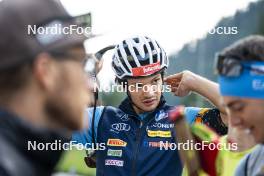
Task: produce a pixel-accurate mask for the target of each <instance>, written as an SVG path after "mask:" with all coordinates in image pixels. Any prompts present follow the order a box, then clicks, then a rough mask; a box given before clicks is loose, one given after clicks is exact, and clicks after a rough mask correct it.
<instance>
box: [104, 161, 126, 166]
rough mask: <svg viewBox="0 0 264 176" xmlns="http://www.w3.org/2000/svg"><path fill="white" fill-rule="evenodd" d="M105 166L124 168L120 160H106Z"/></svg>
mask: <svg viewBox="0 0 264 176" xmlns="http://www.w3.org/2000/svg"><path fill="white" fill-rule="evenodd" d="M105 165H106V166H119V167H123V166H124V161H122V160H111V159H107V160H105Z"/></svg>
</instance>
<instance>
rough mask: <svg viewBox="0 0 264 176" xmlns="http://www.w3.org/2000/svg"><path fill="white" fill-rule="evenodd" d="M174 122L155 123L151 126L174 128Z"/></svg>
mask: <svg viewBox="0 0 264 176" xmlns="http://www.w3.org/2000/svg"><path fill="white" fill-rule="evenodd" d="M174 126H175V125H174V123H159V122H156V123H153V124H152V125H151V126H150V127H154V128H165V129H171V128H174Z"/></svg>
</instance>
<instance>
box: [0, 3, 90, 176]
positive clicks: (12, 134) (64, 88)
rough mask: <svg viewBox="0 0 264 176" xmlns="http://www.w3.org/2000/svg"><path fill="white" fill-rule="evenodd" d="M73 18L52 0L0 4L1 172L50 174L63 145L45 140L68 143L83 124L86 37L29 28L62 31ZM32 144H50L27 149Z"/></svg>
mask: <svg viewBox="0 0 264 176" xmlns="http://www.w3.org/2000/svg"><path fill="white" fill-rule="evenodd" d="M74 20H75V19H74V18H72V17H71V16H70V15H69V14H68V13H67V12H66V11H65V9H64V8H63V7H62V6H61V4H59V3H57V1H53V0H45V1H44V0H24V1H19V0H3V1H1V2H0V36H1V40H0V141H1V142H0V156H1V158H0V175H12V176H18V175H50V174H51V173H52V171H53V169H54V167H55V165H56V163H57V162H58V160H59V158H60V156H61V153H62V149H58V150H54V151H53V150H51V149H49V148H48V145H46V144H51V143H54V142H56V141H57V142H60V143H64V142H67V141H68V137H67V136H69V134H70V132H71V131H73V130H78V129H80V127H82V115H83V112H84V109H85V107H86V106H87V104H89V103H90V102H89V98H90V95H89V93H90V92H89V90H88V89H87V77H86V74H85V72H84V70H83V64H84V63H85V55H86V54H85V50H84V47H83V41H84V40H85V39H86V37H85V36H84V35H80V34H77V33H71V34H66V33H65V34H64V33H59V32H58V31H59V30H58V31H57V33H56V32H55V33H49V32H47V31H44V32H43V31H42V32H43V33H36V34H32V33H29V31H28V28H27V27H28V26H29V25H32V26H33V27H34V25H35V26H36V27H37V29H39V28H40V27H42V28H45V30H49V29H51V28H48V27H54V26H57V27H58V28H57V29H61V28H64V27H67V26H69V25H73V24H75V25H78V24H77V23H75V22H74ZM60 32H61V31H60ZM29 142H31V143H34V142H36V144H37V146H42V145H38V144H43V145H45V146H46V147H45V148H44V150H42V149H39V148H36V150H34V149H29V146H28V143H29Z"/></svg>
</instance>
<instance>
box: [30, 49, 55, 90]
mask: <svg viewBox="0 0 264 176" xmlns="http://www.w3.org/2000/svg"><path fill="white" fill-rule="evenodd" d="M58 69H59V68H58V64H57V63H56V61H55V60H54V59H52V57H51V56H50V55H49V54H48V53H41V54H39V55H38V56H37V57H36V59H35V61H34V63H33V75H34V76H35V78H36V80H37V82H38V84H39V86H40V87H41V88H43V89H46V90H48V91H49V90H53V89H54V88H55V86H56V85H55V84H56V80H57V79H56V78H57V76H58Z"/></svg>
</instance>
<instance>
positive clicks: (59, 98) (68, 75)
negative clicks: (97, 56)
mask: <svg viewBox="0 0 264 176" xmlns="http://www.w3.org/2000/svg"><path fill="white" fill-rule="evenodd" d="M68 53H69V54H70V55H72V56H74V57H75V58H72V59H71V58H69V59H65V60H61V61H60V60H58V61H56V63H57V64H56V69H57V70H58V71H57V74H56V78H55V81H56V86H55V88H54V90H53V91H52V92H51V93H50V94H49V98H48V100H47V102H46V111H47V113H49V117H51V118H54V119H53V120H55V121H57V123H59V124H61V126H63V127H65V128H67V129H70V130H78V129H80V128H81V127H82V125H83V124H82V122H83V113H84V110H85V108H86V107H87V105H88V104H91V102H90V101H91V98H92V91H91V90H90V89H89V88H88V86H87V83H88V82H89V79H90V78H89V77H88V76H87V75H86V73H85V72H84V69H83V59H84V58H85V51H84V49H83V48H82V47H76V48H73V49H70V50H69V51H68Z"/></svg>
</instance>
